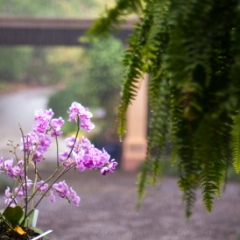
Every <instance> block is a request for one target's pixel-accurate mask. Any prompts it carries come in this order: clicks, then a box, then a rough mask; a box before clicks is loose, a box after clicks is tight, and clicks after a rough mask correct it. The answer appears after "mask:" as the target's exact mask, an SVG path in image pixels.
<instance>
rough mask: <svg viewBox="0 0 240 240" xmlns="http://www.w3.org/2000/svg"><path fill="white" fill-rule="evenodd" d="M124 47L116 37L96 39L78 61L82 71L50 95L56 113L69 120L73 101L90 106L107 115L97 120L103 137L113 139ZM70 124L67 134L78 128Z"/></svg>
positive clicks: (77, 72)
mask: <svg viewBox="0 0 240 240" xmlns="http://www.w3.org/2000/svg"><path fill="white" fill-rule="evenodd" d="M123 50H124V48H123V45H122V43H121V42H120V41H119V40H117V39H114V38H109V39H105V40H104V41H99V42H96V43H94V44H93V45H92V47H90V48H88V49H85V50H84V51H83V53H82V54H81V62H80V60H79V62H78V64H79V65H80V67H79V69H78V71H77V70H76V71H74V72H73V74H72V76H71V78H70V79H69V80H68V81H67V84H66V86H65V88H64V89H62V90H60V91H58V92H56V93H55V94H54V95H53V96H51V97H50V100H49V104H48V106H49V107H50V108H52V109H53V111H54V112H55V115H56V116H63V117H65V119H66V118H67V109H68V107H69V106H70V104H71V103H72V102H73V101H77V102H80V103H81V104H83V105H84V106H87V107H90V108H91V110H93V111H94V112H95V115H98V114H97V113H100V114H103V115H104V118H99V119H96V121H97V123H98V126H99V127H100V128H101V130H100V132H101V134H100V137H101V138H102V139H105V140H106V141H107V140H109V141H112V140H113V139H111V137H112V134H113V135H115V133H116V130H114V129H113V127H114V119H115V117H116V112H117V103H118V101H119V98H120V95H119V92H120V85H121V82H120V79H121V78H122V74H123V69H122V64H121V56H122V53H123ZM104 112H105V114H104ZM70 126H73V125H72V124H71V125H69V124H65V127H64V128H63V130H64V131H65V133H66V132H69V131H70V132H71V131H73V130H74V127H75V126H73V128H71V127H70ZM109 138H110V139H109Z"/></svg>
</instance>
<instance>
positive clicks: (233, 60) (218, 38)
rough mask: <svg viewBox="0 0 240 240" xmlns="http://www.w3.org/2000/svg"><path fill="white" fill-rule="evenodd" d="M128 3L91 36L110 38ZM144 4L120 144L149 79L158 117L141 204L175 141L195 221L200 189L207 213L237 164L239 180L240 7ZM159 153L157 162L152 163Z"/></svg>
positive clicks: (160, 0) (128, 61)
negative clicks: (167, 148)
mask: <svg viewBox="0 0 240 240" xmlns="http://www.w3.org/2000/svg"><path fill="white" fill-rule="evenodd" d="M128 2H129V1H128V0H118V1H117V4H116V7H115V8H114V9H109V10H108V11H107V14H106V16H103V17H102V18H100V20H99V21H97V22H96V23H95V25H93V28H92V29H91V30H90V31H89V34H90V36H91V35H94V34H95V33H96V34H100V33H102V34H103V35H106V32H108V31H109V29H110V26H111V25H114V24H116V22H117V21H116V19H120V18H121V17H122V16H123V15H124V10H129V9H128V8H127V7H126V6H127V3H128ZM132 2H135V3H136V4H137V3H138V2H139V1H137V0H136V1H132ZM144 2H145V5H143V6H144V10H143V12H142V15H141V17H140V19H139V22H138V24H137V25H136V26H135V28H134V32H133V34H132V36H131V37H130V38H129V48H128V49H127V50H126V52H125V57H124V64H125V74H124V81H123V84H122V87H123V90H122V99H121V104H120V107H119V134H120V137H122V135H123V134H124V132H125V128H126V110H127V108H128V106H129V104H130V103H131V102H132V101H133V100H134V98H135V96H136V94H137V91H138V89H137V82H139V81H140V79H141V75H142V74H143V73H148V74H149V78H150V79H149V91H148V96H149V101H150V107H151V108H152V111H151V114H150V121H149V122H150V133H149V136H148V139H149V144H148V153H147V155H148V157H147V160H146V164H145V165H144V168H143V171H142V173H141V175H140V176H141V178H140V180H139V196H140V198H141V196H142V193H143V191H144V187H143V186H144V182H146V181H147V180H146V179H147V178H146V174H152V175H153V178H154V179H155V178H156V177H157V175H158V173H159V169H160V168H159V164H160V162H161V161H160V155H161V153H162V149H163V148H164V147H165V145H166V141H167V140H168V139H169V136H170V139H171V141H172V142H173V143H174V150H173V153H174V155H175V156H176V154H177V156H178V158H179V164H178V166H179V175H180V177H179V182H178V183H179V187H180V188H181V190H182V191H183V195H184V200H185V203H186V215H187V216H190V215H191V212H192V206H193V204H194V202H195V199H196V194H195V191H196V189H197V187H200V188H201V189H202V193H203V202H204V204H205V207H206V209H207V210H208V211H211V209H212V205H213V201H214V197H215V196H217V197H219V195H220V190H221V186H222V183H223V182H224V180H225V175H226V171H227V168H228V166H229V164H230V163H231V161H232V159H234V167H235V169H236V170H237V172H238V171H239V169H240V161H239V155H240V147H239V116H238V115H239V106H240V99H239V97H240V94H239V90H240V78H239V76H240V64H239V62H240V45H239V40H240V28H239V23H240V18H239V13H240V5H239V1H237V0H230V1H229V0H221V1H215V0H208V1H203V0H184V1H179V0H151V1H150V0H145V1H144ZM121 6H124V7H123V8H122V7H121ZM113 13H115V15H113ZM96 26H98V29H100V31H98V30H97V29H96ZM153 150H154V153H156V154H155V157H154V158H150V157H149V156H150V155H151V154H152V153H153ZM174 158H175V157H174ZM150 159H154V160H150ZM149 163H150V166H149ZM146 165H147V167H146Z"/></svg>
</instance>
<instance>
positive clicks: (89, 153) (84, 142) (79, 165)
mask: <svg viewBox="0 0 240 240" xmlns="http://www.w3.org/2000/svg"><path fill="white" fill-rule="evenodd" d="M65 142H66V146H67V147H68V148H69V150H66V151H64V152H62V153H60V154H59V160H60V162H63V163H64V166H65V167H66V168H67V167H72V166H73V165H74V166H76V169H77V170H79V171H81V172H82V171H84V170H85V169H90V170H91V169H98V168H99V169H101V170H100V171H101V173H102V175H106V173H108V172H114V170H115V167H116V166H117V162H116V161H115V160H114V159H112V160H110V155H109V154H108V153H107V152H106V151H105V150H104V149H103V150H102V151H101V150H99V149H97V148H95V147H94V145H93V144H91V142H90V141H89V140H88V139H87V138H85V137H82V139H81V140H78V139H76V137H75V136H72V137H70V138H66V139H65ZM74 143H75V144H74ZM73 144H74V147H73Z"/></svg>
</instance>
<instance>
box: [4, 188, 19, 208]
mask: <svg viewBox="0 0 240 240" xmlns="http://www.w3.org/2000/svg"><path fill="white" fill-rule="evenodd" d="M11 195H12V194H11V192H10V188H9V187H7V189H6V190H5V201H4V202H5V205H6V206H10V207H15V206H16V205H17V199H15V198H12V196H11Z"/></svg>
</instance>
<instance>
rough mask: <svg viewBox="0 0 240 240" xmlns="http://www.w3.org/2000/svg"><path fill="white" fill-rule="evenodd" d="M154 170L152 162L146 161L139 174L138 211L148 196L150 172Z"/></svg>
mask: <svg viewBox="0 0 240 240" xmlns="http://www.w3.org/2000/svg"><path fill="white" fill-rule="evenodd" d="M151 168H152V161H151V159H149V158H148V159H146V160H145V162H144V163H143V165H142V167H141V171H140V173H139V174H138V180H137V193H138V204H137V209H139V207H140V205H141V202H142V200H143V199H144V196H145V194H146V186H147V185H148V183H149V171H151Z"/></svg>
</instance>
